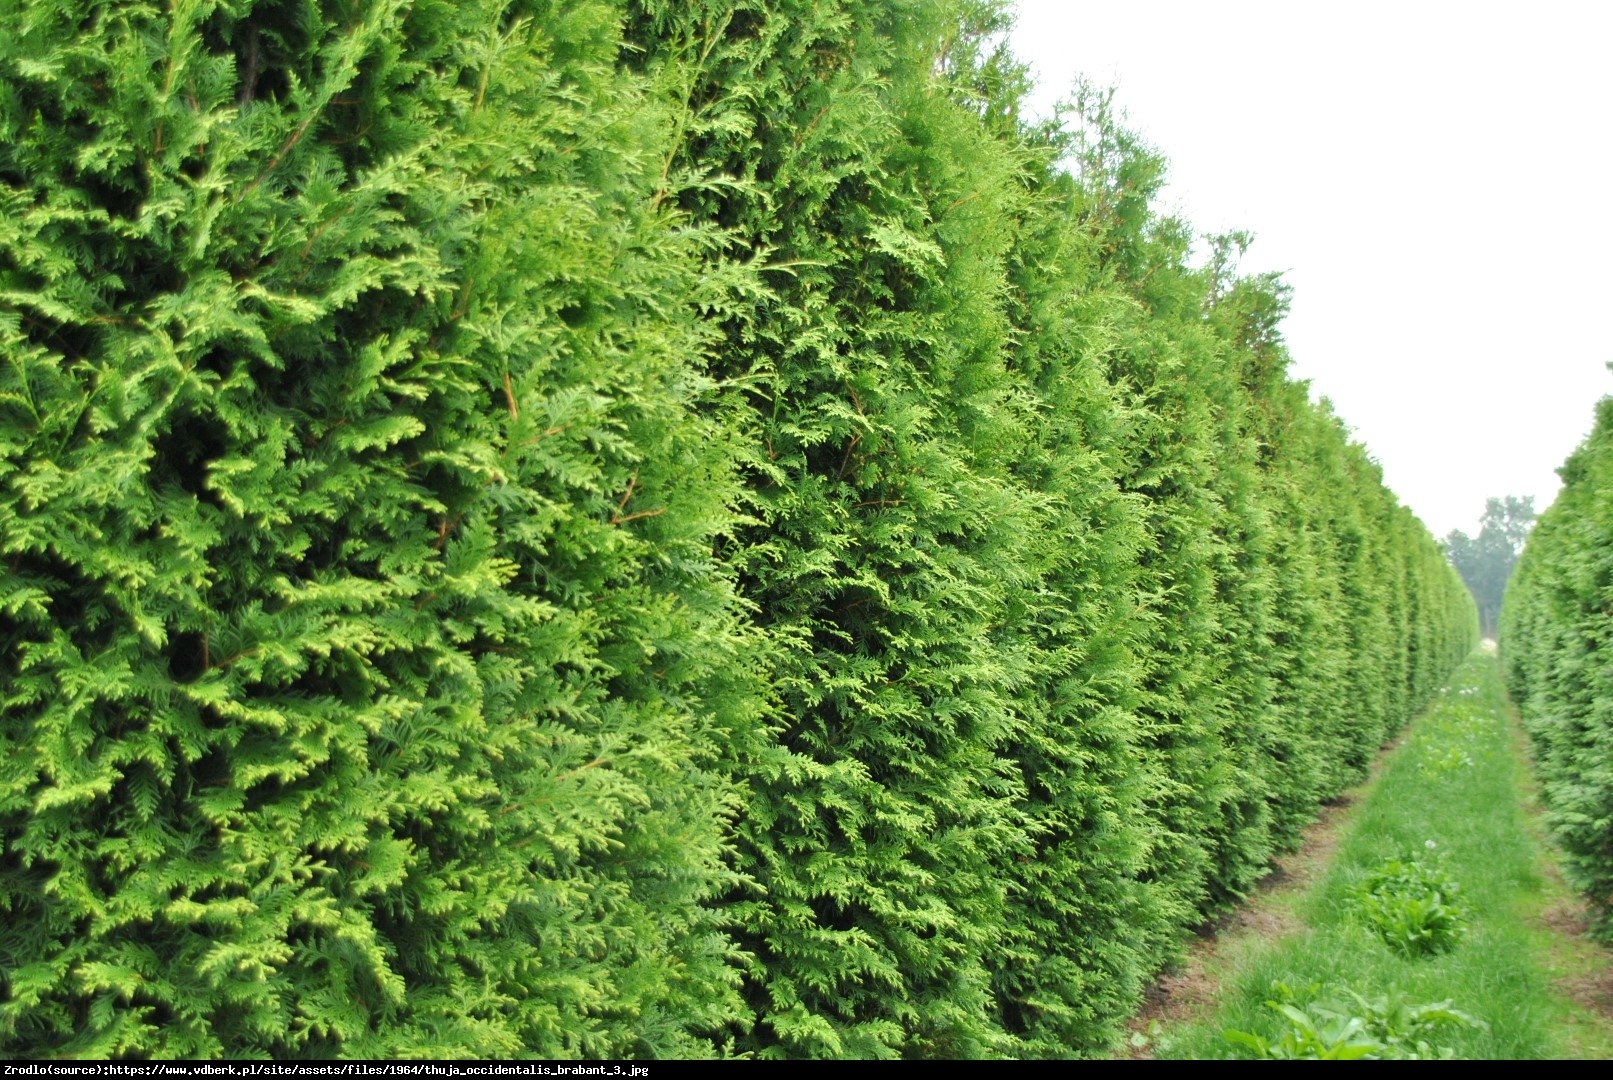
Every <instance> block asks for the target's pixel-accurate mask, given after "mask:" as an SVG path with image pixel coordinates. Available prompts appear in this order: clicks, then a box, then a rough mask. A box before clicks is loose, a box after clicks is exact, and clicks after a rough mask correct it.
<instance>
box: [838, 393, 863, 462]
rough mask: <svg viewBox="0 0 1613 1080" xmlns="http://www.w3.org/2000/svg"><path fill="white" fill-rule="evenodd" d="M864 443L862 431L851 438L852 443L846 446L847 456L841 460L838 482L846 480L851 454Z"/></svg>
mask: <svg viewBox="0 0 1613 1080" xmlns="http://www.w3.org/2000/svg"><path fill="white" fill-rule="evenodd" d="M857 411H858V412H861V411H862V409H861V408H859V409H858V410H857ZM862 441H863V433H862V432H860V431H859V432H857V434H855V435H853V436H852V437H851V442H850V443H849V444H847V446H846V456H845V457H843V458H841V459H840V471H839V472H838V473H836V474H835V479H836V480H844V479H845V478H846V469H847V467H848V466H850V465H851V453H852V451H853V450H856V449H857V444H858V443H860V442H862Z"/></svg>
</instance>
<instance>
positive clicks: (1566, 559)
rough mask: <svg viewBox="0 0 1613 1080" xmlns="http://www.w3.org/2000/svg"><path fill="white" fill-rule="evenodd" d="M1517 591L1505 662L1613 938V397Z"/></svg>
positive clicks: (1572, 465) (1523, 565)
mask: <svg viewBox="0 0 1613 1080" xmlns="http://www.w3.org/2000/svg"><path fill="white" fill-rule="evenodd" d="M1559 472H1560V473H1561V475H1562V478H1563V488H1562V491H1561V492H1560V493H1559V494H1558V496H1557V498H1556V500H1555V501H1554V502H1553V503H1552V505H1551V507H1550V508H1549V509H1548V510H1547V511H1546V512H1545V513H1544V514H1542V515H1541V517H1540V520H1539V523H1538V524H1537V525H1536V526H1535V528H1534V531H1533V532H1532V533H1530V535H1529V539H1528V542H1527V543H1526V544H1525V545H1524V549H1523V555H1522V556H1521V557H1520V558H1519V561H1518V568H1517V570H1516V571H1515V572H1514V573H1513V576H1512V580H1511V582H1510V583H1509V584H1508V585H1507V592H1506V598H1505V600H1504V602H1503V603H1502V607H1501V658H1502V663H1503V665H1504V670H1505V672H1506V677H1507V682H1508V684H1509V686H1508V688H1509V689H1510V690H1511V692H1512V696H1513V697H1514V699H1515V700H1516V701H1517V702H1518V707H1519V709H1520V710H1521V711H1522V713H1523V719H1524V724H1525V726H1526V727H1527V728H1528V730H1529V735H1530V737H1531V741H1532V742H1533V744H1534V749H1535V760H1536V764H1537V767H1538V769H1539V772H1540V779H1541V783H1542V787H1543V788H1544V790H1545V796H1546V804H1547V808H1548V811H1549V816H1550V820H1551V822H1552V825H1553V828H1554V829H1555V831H1556V834H1557V838H1558V840H1559V841H1560V842H1561V844H1562V846H1563V851H1564V854H1565V856H1566V862H1567V867H1568V872H1569V876H1570V877H1571V878H1572V879H1573V881H1574V883H1575V884H1576V885H1578V886H1579V887H1580V888H1581V889H1583V890H1584V891H1585V893H1586V895H1587V896H1588V897H1589V899H1590V901H1591V905H1592V910H1593V913H1594V917H1595V919H1596V923H1597V927H1598V930H1599V932H1600V933H1601V934H1602V935H1603V936H1604V937H1613V398H1603V399H1602V401H1601V402H1600V403H1599V404H1598V405H1597V408H1596V424H1595V426H1594V427H1593V428H1592V430H1591V433H1590V435H1589V436H1588V437H1587V438H1586V440H1585V442H1584V444H1582V445H1581V446H1580V447H1579V449H1577V450H1575V451H1574V453H1573V454H1572V455H1571V456H1570V457H1569V458H1568V460H1567V462H1565V463H1564V464H1563V467H1562V468H1561V469H1560V470H1559Z"/></svg>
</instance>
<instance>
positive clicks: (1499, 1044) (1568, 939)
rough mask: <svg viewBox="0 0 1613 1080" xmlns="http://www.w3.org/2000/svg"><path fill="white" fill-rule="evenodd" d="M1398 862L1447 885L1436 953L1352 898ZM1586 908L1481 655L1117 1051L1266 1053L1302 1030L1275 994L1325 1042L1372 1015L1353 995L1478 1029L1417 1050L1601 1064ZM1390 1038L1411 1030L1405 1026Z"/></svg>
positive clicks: (1599, 989) (1210, 941) (1602, 959)
mask: <svg viewBox="0 0 1613 1080" xmlns="http://www.w3.org/2000/svg"><path fill="white" fill-rule="evenodd" d="M1408 857H1409V858H1412V859H1415V860H1416V861H1417V862H1418V863H1419V864H1422V865H1425V866H1438V867H1440V868H1441V869H1442V871H1443V872H1444V873H1445V874H1446V875H1447V876H1448V877H1449V878H1450V879H1452V880H1454V881H1455V882H1456V883H1457V884H1458V885H1459V887H1460V894H1459V900H1458V902H1459V904H1460V906H1461V907H1462V908H1463V909H1464V910H1465V919H1464V922H1465V926H1466V929H1465V933H1464V934H1463V936H1462V937H1461V939H1460V941H1459V943H1458V944H1457V945H1456V946H1455V947H1454V948H1453V949H1451V950H1450V951H1449V952H1446V953H1444V954H1442V955H1435V956H1429V957H1424V958H1415V959H1413V958H1405V957H1402V956H1400V955H1399V954H1397V953H1396V952H1394V951H1393V950H1391V949H1390V948H1388V947H1387V946H1386V945H1385V944H1384V943H1383V941H1382V940H1381V939H1380V938H1379V937H1378V936H1377V934H1376V933H1375V932H1374V931H1373V930H1372V929H1371V928H1370V927H1369V926H1368V925H1367V923H1366V922H1365V920H1364V919H1363V917H1362V916H1361V914H1360V909H1359V905H1358V903H1357V902H1356V901H1355V900H1354V899H1353V896H1352V894H1353V893H1354V892H1355V890H1356V889H1357V888H1358V887H1359V885H1360V884H1361V882H1363V881H1364V880H1365V879H1366V877H1367V876H1368V874H1369V873H1370V872H1371V871H1372V870H1374V869H1375V868H1377V867H1379V866H1380V865H1382V864H1383V863H1384V862H1385V861H1386V860H1389V859H1392V858H1408ZM1581 910H1582V909H1581V907H1580V905H1579V903H1578V901H1577V900H1576V898H1575V897H1574V894H1573V892H1572V890H1571V889H1569V888H1568V886H1567V885H1566V884H1565V883H1564V882H1563V879H1562V877H1561V875H1560V873H1559V872H1558V870H1557V863H1556V856H1555V853H1554V851H1553V849H1552V848H1551V846H1550V844H1549V842H1548V840H1547V836H1546V830H1545V824H1544V821H1543V820H1542V817H1541V812H1540V807H1539V802H1538V793H1537V792H1536V790H1535V788H1534V785H1533V781H1532V779H1531V774H1530V771H1529V766H1528V747H1527V742H1526V740H1525V739H1524V736H1523V735H1522V732H1521V729H1520V728H1519V725H1518V723H1517V719H1516V715H1515V713H1514V712H1513V710H1512V707H1511V704H1510V702H1509V701H1508V699H1507V696H1506V691H1505V690H1504V688H1503V687H1502V683H1501V675H1500V667H1499V665H1498V664H1497V662H1496V659H1495V657H1494V655H1493V651H1484V650H1481V651H1478V652H1475V653H1474V654H1473V655H1472V656H1471V657H1469V658H1468V660H1467V661H1466V662H1465V663H1464V664H1463V665H1462V667H1461V668H1460V669H1459V670H1458V671H1457V672H1456V674H1455V675H1454V676H1453V677H1452V680H1451V683H1450V686H1449V687H1448V688H1447V689H1446V690H1445V691H1444V692H1443V693H1442V694H1441V695H1440V696H1439V698H1437V699H1436V700H1435V702H1434V703H1433V704H1432V706H1431V707H1430V708H1429V709H1428V710H1427V712H1425V713H1424V714H1423V715H1422V716H1420V717H1419V718H1418V719H1417V720H1416V721H1414V722H1413V723H1412V725H1411V726H1410V727H1409V728H1408V729H1407V731H1406V732H1405V733H1404V735H1403V736H1402V737H1401V739H1400V740H1399V741H1398V742H1397V743H1396V744H1395V745H1393V746H1391V747H1390V748H1389V749H1388V750H1387V751H1386V752H1385V754H1384V755H1383V757H1381V758H1380V760H1379V762H1378V765H1377V767H1376V768H1375V769H1374V771H1373V775H1372V777H1371V778H1370V779H1369V780H1368V781H1367V782H1366V783H1365V784H1363V785H1362V786H1361V787H1360V788H1357V789H1356V790H1355V791H1353V792H1350V793H1347V794H1346V795H1345V796H1344V797H1343V798H1341V799H1340V800H1338V801H1337V803H1336V804H1335V805H1334V806H1332V807H1330V808H1329V810H1328V812H1327V814H1326V815H1324V817H1323V819H1322V821H1320V822H1319V823H1318V824H1317V825H1316V826H1314V827H1313V828H1312V829H1311V830H1310V832H1309V833H1308V834H1307V841H1306V843H1305V845H1304V846H1303V847H1302V848H1301V850H1300V851H1298V852H1296V853H1294V854H1293V855H1291V856H1289V857H1287V858H1286V859H1284V860H1283V861H1282V862H1281V863H1280V864H1279V867H1278V869H1277V871H1276V872H1275V873H1274V874H1272V875H1271V877H1270V878H1268V880H1267V882H1266V883H1265V884H1264V885H1263V887H1262V888H1261V889H1260V890H1259V891H1258V892H1257V893H1256V895H1254V896H1253V897H1251V898H1250V901H1249V903H1248V904H1246V905H1245V906H1244V907H1243V908H1242V909H1241V910H1239V911H1238V912H1236V913H1234V914H1233V915H1232V916H1230V917H1229V918H1228V919H1226V920H1224V921H1223V923H1222V924H1221V925H1220V926H1218V927H1217V928H1215V930H1214V932H1213V933H1207V934H1206V935H1205V936H1204V937H1203V938H1202V939H1201V940H1200V941H1199V942H1198V943H1197V944H1196V946H1195V948H1194V949H1193V950H1192V952H1191V955H1190V956H1189V958H1188V960H1187V961H1186V962H1185V963H1184V964H1183V965H1182V967H1181V968H1180V969H1179V970H1177V971H1175V972H1173V973H1171V974H1169V975H1167V976H1165V977H1164V978H1163V979H1161V980H1160V982H1159V984H1158V985H1157V986H1156V987H1155V988H1154V990H1153V991H1152V992H1151V995H1150V998H1149V1001H1148V1003H1147V1005H1146V1007H1145V1009H1144V1010H1143V1012H1142V1013H1141V1014H1140V1016H1139V1017H1138V1018H1137V1019H1136V1020H1135V1021H1134V1023H1133V1025H1132V1032H1133V1033H1132V1036H1131V1045H1130V1046H1129V1047H1128V1048H1126V1050H1124V1051H1123V1052H1127V1053H1130V1054H1131V1056H1137V1057H1147V1056H1153V1057H1161V1058H1225V1057H1249V1056H1254V1055H1253V1054H1252V1053H1251V1051H1249V1050H1248V1049H1245V1048H1243V1047H1240V1046H1237V1045H1235V1044H1233V1043H1231V1042H1229V1041H1228V1040H1227V1039H1226V1038H1225V1034H1224V1033H1225V1032H1226V1031H1227V1030H1228V1029H1234V1030H1240V1031H1244V1032H1249V1033H1252V1034H1254V1035H1256V1036H1258V1037H1259V1038H1260V1039H1261V1040H1264V1041H1266V1042H1268V1043H1269V1044H1276V1043H1277V1042H1279V1040H1281V1039H1282V1037H1283V1035H1284V1034H1285V1033H1287V1032H1291V1031H1297V1029H1298V1026H1297V1025H1296V1024H1295V1022H1294V1020H1293V1019H1292V1016H1293V1014H1292V1013H1290V1014H1288V1015H1286V1016H1285V1015H1284V1014H1283V1013H1282V1012H1279V1011H1278V1010H1276V1009H1273V1008H1272V1007H1270V1006H1269V1005H1267V1002H1268V1000H1271V999H1273V998H1283V997H1286V998H1287V999H1288V1001H1289V1002H1290V1004H1291V1005H1292V1006H1293V1007H1296V1008H1298V1009H1299V1010H1300V1012H1301V1013H1302V1014H1303V1015H1304V1016H1305V1017H1306V1018H1307V1019H1308V1020H1311V1021H1313V1022H1315V1024H1316V1025H1317V1027H1318V1028H1319V1029H1320V1034H1321V1035H1323V1036H1324V1038H1323V1042H1326V1041H1327V1040H1328V1038H1330V1037H1332V1036H1337V1035H1341V1034H1344V1033H1345V1031H1346V1028H1347V1025H1348V1022H1349V1018H1350V1017H1351V1016H1361V1017H1364V1018H1370V1012H1371V1010H1370V1009H1369V1008H1365V1007H1363V1006H1362V1005H1360V1004H1359V1003H1358V1002H1357V1000H1356V999H1355V998H1353V997H1351V992H1353V993H1354V994H1357V995H1360V996H1361V998H1364V999H1366V1000H1367V1001H1368V1002H1372V1001H1374V999H1376V1001H1377V1003H1378V1005H1379V1006H1380V1007H1381V1008H1384V1009H1387V1010H1393V1009H1394V1008H1395V1007H1396V1006H1408V1005H1410V1006H1415V1005H1429V1004H1434V1003H1440V1002H1447V1001H1448V1002H1450V1007H1451V1008H1453V1009H1456V1010H1460V1011H1461V1012H1462V1013H1464V1014H1466V1015H1468V1016H1470V1017H1472V1018H1474V1019H1476V1020H1478V1021H1480V1022H1481V1023H1482V1026H1481V1027H1473V1028H1468V1027H1464V1026H1462V1025H1460V1024H1452V1023H1445V1024H1438V1025H1433V1026H1431V1027H1429V1028H1427V1029H1425V1030H1424V1031H1423V1032H1422V1033H1421V1037H1422V1038H1423V1040H1424V1042H1425V1044H1426V1045H1425V1047H1424V1053H1440V1052H1443V1053H1448V1054H1452V1055H1454V1056H1456V1057H1459V1058H1613V952H1610V951H1609V950H1608V949H1606V948H1604V947H1602V946H1599V945H1597V944H1595V943H1593V942H1591V941H1590V940H1588V939H1587V938H1585V937H1584V936H1583V929H1584V924H1583V921H1582V918H1581ZM1278 984H1281V985H1280V986H1279V985H1278ZM1283 987H1286V988H1287V989H1286V990H1284V989H1283ZM1391 1027H1392V1028H1395V1029H1409V1024H1408V1022H1407V1021H1406V1015H1405V1014H1404V1013H1402V1014H1401V1017H1400V1019H1399V1020H1396V1021H1392V1023H1391ZM1350 1038H1354V1037H1346V1039H1345V1041H1350ZM1357 1041H1358V1040H1357ZM1415 1043H1416V1037H1412V1038H1409V1039H1408V1040H1407V1041H1406V1045H1412V1046H1414V1045H1415ZM1384 1056H1401V1054H1399V1053H1398V1052H1394V1051H1391V1052H1390V1053H1389V1054H1386V1055H1384Z"/></svg>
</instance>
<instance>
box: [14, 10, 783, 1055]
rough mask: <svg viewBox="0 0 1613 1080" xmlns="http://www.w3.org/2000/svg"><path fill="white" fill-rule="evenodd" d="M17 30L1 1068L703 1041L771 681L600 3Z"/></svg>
mask: <svg viewBox="0 0 1613 1080" xmlns="http://www.w3.org/2000/svg"><path fill="white" fill-rule="evenodd" d="M0 19H3V21H4V23H5V26H6V32H5V34H4V35H0V71H3V72H4V76H3V78H4V83H3V87H4V89H3V93H0V305H3V307H0V349H3V350H4V357H5V360H4V363H3V364H0V575H3V576H0V610H3V614H0V708H3V710H4V725H3V728H0V835H3V837H4V850H5V856H4V862H3V864H0V906H3V908H4V910H5V917H4V927H3V929H0V967H3V969H4V972H5V988H4V1000H3V1002H0V1048H3V1049H4V1050H5V1051H7V1052H9V1053H10V1054H13V1055H15V1054H27V1055H49V1056H56V1055H62V1054H67V1055H82V1056H89V1057H96V1056H105V1055H114V1054H129V1055H138V1056H147V1055H149V1056H154V1057H158V1056H160V1057H173V1056H179V1057H210V1056H214V1055H219V1054H230V1055H236V1054H273V1055H277V1056H298V1055H321V1056H322V1055H332V1054H343V1055H360V1056H371V1055H374V1056H385V1055H392V1054H412V1055H422V1054H429V1055H443V1054H446V1055H472V1056H503V1055H513V1054H521V1053H533V1054H539V1055H544V1056H555V1055H566V1054H589V1055H601V1054H608V1055H616V1054H649V1053H679V1052H683V1053H689V1052H698V1051H699V1050H701V1049H704V1048H706V1047H709V1044H707V1043H699V1044H696V1043H692V1042H691V1041H690V1036H689V1032H690V1031H691V1030H692V1029H695V1028H699V1027H709V1026H712V1025H714V1024H718V1023H721V1022H722V1021H725V1020H726V1019H727V1018H728V1017H729V1016H730V1014H731V1011H732V1010H731V1006H730V1000H731V998H730V995H731V994H732V993H733V988H732V983H733V981H734V980H733V977H732V972H731V968H730V966H729V958H728V955H727V954H728V953H729V951H730V949H731V945H730V944H729V942H728V941H727V940H726V939H725V938H724V936H723V935H722V934H721V933H719V932H718V930H717V927H716V924H715V922H714V916H713V914H712V913H711V912H710V910H709V909H707V908H705V907H703V906H702V904H701V902H702V901H703V900H705V899H707V898H708V897H709V896H710V895H711V894H712V893H713V892H714V891H715V890H716V889H717V888H718V887H719V886H720V883H721V881H722V880H723V877H724V874H725V871H724V870H723V869H722V867H721V865H720V862H719V850H720V847H721V845H722V843H723V840H722V834H721V829H720V821H719V819H720V817H721V816H722V815H723V814H724V813H725V809H724V808H725V805H726V804H727V801H728V799H729V797H730V796H729V794H728V788H727V787H726V785H725V783H724V781H723V780H722V779H721V777H719V776H718V775H716V774H714V773H712V772H711V771H710V770H709V768H708V765H709V764H710V762H711V759H712V757H713V746H714V743H715V742H716V741H718V740H719V739H720V741H722V742H723V743H724V744H727V743H729V742H730V741H731V735H732V734H733V733H735V732H742V731H744V730H748V729H749V727H750V726H751V717H750V716H749V710H750V709H751V708H752V706H753V704H754V698H753V697H752V696H751V695H752V691H751V690H749V689H747V685H746V679H747V675H746V670H747V666H748V665H749V663H750V660H751V656H752V653H751V652H750V649H749V646H748V644H747V640H748V639H747V637H746V636H745V632H744V631H743V628H742V625H741V624H740V622H739V621H738V619H737V617H736V616H735V611H736V609H735V608H734V606H733V601H732V599H731V597H730V595H729V593H728V587H727V585H726V578H725V576H724V575H723V574H722V573H721V572H719V571H718V569H717V568H716V567H715V566H714V565H713V562H712V558H711V550H712V546H713V541H714V539H715V538H716V537H718V536H719V535H720V534H721V533H722V532H723V531H724V530H725V529H726V528H727V527H728V525H729V523H730V516H729V515H730V510H729V509H728V504H729V503H730V502H731V498H730V483H731V480H730V476H731V463H730V455H729V452H728V451H727V449H726V442H727V436H726V435H725V433H724V431H723V430H721V429H720V428H718V427H715V426H714V425H713V423H712V422H711V421H709V420H706V419H702V418H701V417H700V416H699V415H697V413H696V410H695V406H696V404H697V401H698V399H699V398H700V396H701V395H702V394H703V393H704V390H703V389H702V388H703V386H704V383H703V380H702V379H701V377H700V376H699V375H698V374H697V373H696V372H695V371H693V370H692V369H691V368H690V367H689V364H688V358H689V357H690V356H692V355H698V354H699V352H700V351H701V350H702V349H703V347H704V345H705V342H706V339H707V337H708V330H707V328H706V327H705V326H704V325H703V324H702V323H701V322H699V321H698V320H696V319H695V318H693V317H692V315H691V313H690V312H689V310H688V308H687V306H686V303H685V301H686V298H687V297H688V296H689V295H690V294H691V293H693V294H698V293H699V291H700V290H701V289H702V288H703V286H702V285H701V283H700V281H699V280H698V279H697V278H696V277H695V275H694V270H695V265H696V264H695V263H694V261H693V259H692V258H691V257H690V252H691V244H690V240H689V239H687V238H686V237H684V236H680V233H679V232H678V231H677V230H675V229H673V228H672V227H671V226H672V222H671V221H670V220H669V219H668V218H667V217H666V215H664V214H662V213H659V212H657V211H656V210H655V208H654V206H653V204H652V202H651V200H650V198H649V196H650V194H651V185H652V182H653V181H654V180H655V178H656V177H657V176H658V174H659V169H660V167H661V163H662V161H663V160H664V157H665V156H664V150H663V146H664V141H665V140H664V136H663V134H662V131H663V129H664V128H665V127H666V124H665V123H664V121H663V118H662V117H661V116H660V115H658V114H657V113H656V112H655V111H654V106H653V102H651V101H650V100H649V99H648V98H647V97H645V96H643V95H640V94H638V93H637V92H636V90H637V87H636V84H634V83H633V82H632V80H625V79H623V77H622V76H621V74H620V73H619V72H617V71H616V70H614V66H613V65H614V60H615V57H616V55H617V51H618V38H617V34H618V26H617V16H616V13H615V11H614V10H613V9H612V8H611V7H610V6H608V5H605V4H600V3H594V2H591V0H566V3H564V4H557V5H548V4H531V5H515V6H508V5H498V4H484V3H468V2H466V3H462V2H458V0H456V2H454V3H416V4H404V3H384V2H382V3H352V4H324V5H321V4H315V3H303V2H296V0H291V2H278V3H255V4H254V3H249V2H240V3H211V2H205V0H202V2H189V3H187V2H184V0H181V2H179V3H177V4H174V5H172V6H168V5H156V4H124V3H118V4H110V3H109V4H94V5H88V6H85V5H77V4H56V3H30V4H26V5H23V6H21V7H19V6H17V5H12V4H8V5H6V9H5V10H4V11H0Z"/></svg>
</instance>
